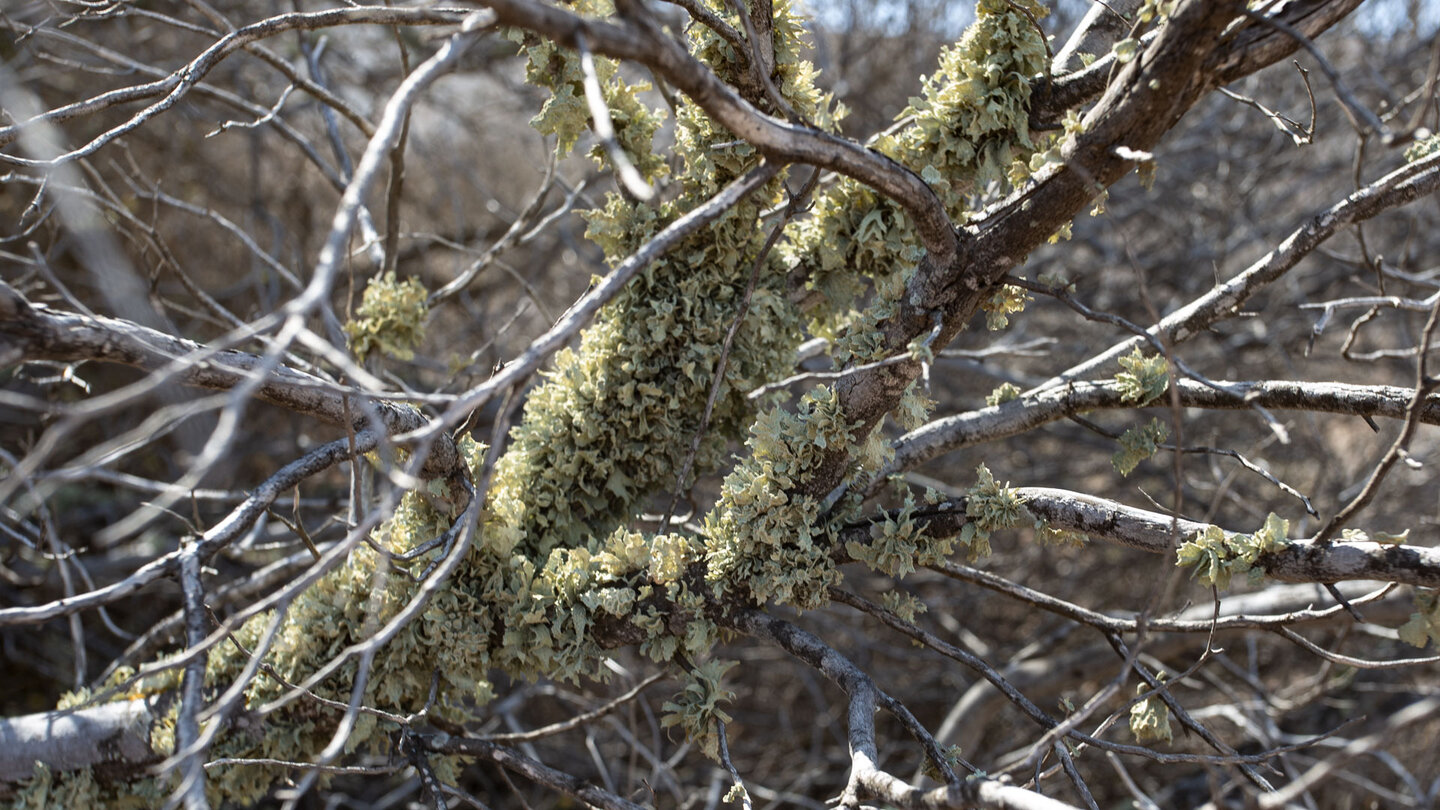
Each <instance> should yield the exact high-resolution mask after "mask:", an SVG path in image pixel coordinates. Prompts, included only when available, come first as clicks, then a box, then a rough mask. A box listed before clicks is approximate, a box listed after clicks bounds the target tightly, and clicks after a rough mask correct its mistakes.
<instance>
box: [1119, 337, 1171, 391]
mask: <svg viewBox="0 0 1440 810" xmlns="http://www.w3.org/2000/svg"><path fill="white" fill-rule="evenodd" d="M1116 362H1118V363H1119V364H1120V367H1121V368H1123V369H1125V370H1124V371H1122V372H1120V373H1119V374H1116V375H1115V382H1117V383H1119V384H1120V399H1121V401H1123V402H1127V403H1130V404H1132V405H1148V404H1150V403H1151V402H1153V401H1155V400H1156V399H1158V398H1159V397H1160V395H1161V394H1163V393H1165V389H1167V388H1169V387H1170V363H1169V362H1168V361H1166V359H1165V358H1164V357H1161V356H1160V355H1146V354H1145V353H1144V352H1142V351H1140V350H1139V349H1136V350H1134V351H1133V352H1131V353H1130V354H1127V355H1125V356H1124V357H1121V358H1119V359H1118V360H1117V361H1116Z"/></svg>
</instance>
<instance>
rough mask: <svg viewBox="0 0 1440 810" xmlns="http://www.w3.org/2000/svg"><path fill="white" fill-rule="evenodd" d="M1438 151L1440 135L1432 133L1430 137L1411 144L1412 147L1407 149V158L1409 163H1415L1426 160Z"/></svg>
mask: <svg viewBox="0 0 1440 810" xmlns="http://www.w3.org/2000/svg"><path fill="white" fill-rule="evenodd" d="M1436 152H1440V135H1431V136H1430V137H1428V138H1424V139H1422V140H1418V141H1416V142H1415V143H1412V144H1410V148H1409V149H1406V150H1405V160H1406V161H1407V162H1409V163H1414V162H1416V161H1418V160H1424V159H1425V158H1427V157H1430V156H1431V155H1433V154H1435V153H1436Z"/></svg>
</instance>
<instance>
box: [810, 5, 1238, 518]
mask: <svg viewBox="0 0 1440 810" xmlns="http://www.w3.org/2000/svg"><path fill="white" fill-rule="evenodd" d="M1243 7H1244V4H1243V3H1240V2H1236V0H1227V2H1188V3H1183V4H1182V5H1181V6H1180V8H1178V9H1177V10H1176V11H1175V13H1174V14H1173V15H1172V16H1171V17H1170V19H1169V20H1168V21H1167V22H1166V24H1165V25H1164V26H1163V27H1162V28H1161V29H1160V31H1159V35H1158V36H1157V37H1156V39H1155V41H1154V42H1153V43H1152V44H1151V45H1150V46H1149V47H1148V48H1146V49H1145V51H1144V52H1143V53H1142V54H1141V55H1140V56H1139V57H1137V58H1136V59H1135V60H1134V61H1132V62H1131V63H1129V64H1127V65H1125V66H1124V67H1123V68H1122V69H1121V70H1120V71H1119V72H1118V75H1117V76H1116V78H1115V80H1114V81H1113V82H1112V83H1111V84H1110V86H1109V89H1108V91H1107V92H1106V94H1105V97H1104V98H1102V99H1101V100H1100V102H1099V104H1098V105H1097V106H1096V108H1095V109H1094V110H1092V111H1091V112H1090V114H1089V115H1087V116H1086V117H1085V121H1084V124H1085V131H1084V132H1083V133H1081V134H1080V135H1078V136H1076V137H1073V138H1071V139H1070V140H1069V141H1067V142H1066V144H1065V146H1064V147H1063V148H1062V150H1061V156H1062V158H1063V159H1064V164H1063V165H1062V166H1061V167H1059V168H1058V169H1057V170H1056V171H1054V172H1053V173H1052V174H1050V175H1049V176H1048V177H1045V178H1044V179H1042V180H1041V181H1040V182H1039V183H1038V184H1037V185H1035V186H1034V187H1033V188H1030V189H1028V190H1027V191H1025V192H1023V193H1020V194H1017V195H1015V196H1014V197H1013V198H1012V199H1010V200H1009V201H1007V202H1006V204H1005V205H1003V206H1002V207H1001V208H1000V209H999V211H998V212H997V213H996V214H995V215H994V216H992V217H990V218H989V219H988V220H987V221H986V222H984V223H981V224H980V226H979V233H978V236H977V237H976V239H975V241H974V242H973V243H968V244H966V245H965V246H964V247H965V249H964V251H963V252H962V254H961V255H960V256H959V257H958V258H957V260H956V261H954V262H949V263H942V262H938V261H935V257H933V256H932V257H927V258H926V260H925V261H922V262H921V264H920V267H919V269H918V270H917V272H916V273H915V275H914V276H913V277H912V279H911V281H910V283H909V285H908V289H907V290H906V295H905V296H904V300H903V301H902V304H901V310H900V312H899V313H898V314H897V315H896V316H895V317H893V318H891V319H890V320H889V321H887V322H886V323H885V324H884V325H883V327H882V329H883V338H884V341H883V345H882V348H881V350H880V351H881V353H882V354H883V355H885V356H889V355H898V354H902V353H904V352H905V347H906V346H908V345H909V344H910V343H911V342H912V341H914V340H915V339H916V338H918V337H920V336H921V335H923V334H926V333H927V332H929V331H930V330H931V329H932V324H933V321H934V318H935V315H936V314H937V313H939V314H940V315H941V316H942V323H943V328H942V330H941V332H940V335H939V338H938V340H937V341H936V345H940V346H943V345H945V344H947V343H949V342H950V341H951V340H953V339H954V337H955V335H956V334H958V333H959V331H960V329H962V328H963V327H964V326H965V324H966V323H967V322H969V320H970V318H971V317H972V316H973V315H974V314H975V312H976V310H978V309H979V307H980V304H981V303H982V302H983V301H984V300H986V299H987V298H988V297H989V295H990V290H991V288H992V287H993V285H994V284H995V283H997V282H998V281H1000V279H1002V278H1003V277H1004V276H1005V274H1006V273H1007V272H1008V271H1009V270H1011V269H1012V268H1014V267H1015V266H1017V265H1019V264H1020V263H1022V262H1023V261H1024V260H1025V257H1026V256H1027V255H1029V253H1030V252H1031V251H1032V250H1034V249H1035V248H1037V247H1039V246H1040V245H1041V244H1043V243H1044V242H1045V241H1046V240H1047V239H1048V238H1049V237H1050V236H1051V235H1052V234H1053V233H1055V231H1056V230H1057V229H1058V228H1060V227H1061V226H1062V225H1064V224H1065V223H1067V222H1069V221H1070V220H1071V219H1072V218H1073V217H1074V216H1075V215H1077V214H1078V213H1080V211H1081V210H1082V209H1083V208H1084V206H1085V205H1088V204H1089V202H1090V201H1091V200H1092V199H1093V198H1094V196H1095V195H1096V194H1098V193H1099V192H1100V191H1102V190H1104V189H1105V188H1106V187H1108V186H1109V185H1110V184H1112V183H1114V182H1115V181H1117V180H1119V179H1120V178H1121V177H1122V176H1124V174H1125V173H1126V172H1128V171H1129V170H1130V169H1131V168H1133V167H1134V165H1135V164H1134V161H1133V160H1131V159H1130V158H1128V157H1123V156H1122V155H1130V154H1132V153H1133V152H1134V151H1145V150H1149V149H1151V148H1153V146H1154V145H1155V143H1157V142H1158V141H1159V140H1160V138H1161V137H1162V136H1163V135H1164V134H1165V133H1166V132H1167V131H1168V130H1169V129H1170V128H1171V127H1172V126H1174V125H1175V123H1176V122H1177V121H1178V120H1179V119H1180V117H1181V116H1182V115H1183V114H1184V113H1185V111H1186V110H1188V109H1189V108H1190V106H1191V105H1193V104H1194V103H1195V101H1196V100H1197V99H1199V98H1200V97H1201V96H1202V95H1203V94H1204V93H1205V92H1207V91H1209V90H1210V89H1211V88H1212V87H1213V81H1214V78H1213V77H1211V76H1208V75H1207V74H1206V73H1205V72H1204V70H1203V65H1204V62H1205V60H1206V58H1207V57H1208V56H1209V55H1210V54H1211V53H1212V52H1213V50H1214V49H1215V48H1216V47H1218V42H1219V39H1220V35H1221V32H1222V31H1223V30H1224V28H1225V26H1226V25H1227V24H1228V23H1229V22H1230V21H1231V20H1233V19H1234V18H1235V16H1236V15H1237V14H1238V13H1240V10H1241V9H1243ZM1127 150H1130V151H1127ZM919 373H920V363H919V362H918V361H915V360H911V361H907V362H902V363H897V364H894V365H889V366H884V367H879V368H875V369H872V370H868V371H865V372H862V373H858V374H854V375H851V376H849V377H846V378H844V379H843V380H841V381H840V382H839V383H838V384H837V386H836V389H837V391H838V393H839V395H840V401H841V402H842V404H843V405H844V408H845V414H846V418H847V421H849V422H851V423H855V424H856V425H857V435H865V434H867V433H868V432H869V431H870V430H871V429H873V428H874V426H875V425H876V424H877V423H878V422H879V420H880V419H881V418H882V417H883V416H884V415H885V414H886V413H888V412H889V411H891V410H893V409H894V408H895V406H896V405H897V404H898V403H899V400H900V398H901V396H902V395H903V394H904V392H905V390H906V388H907V387H908V386H909V385H910V383H911V382H912V381H914V379H915V378H916V377H917V376H918V375H919ZM848 466H849V458H848V454H847V453H845V452H844V451H843V450H842V451H840V452H836V453H832V454H831V455H830V456H829V457H828V458H827V459H826V460H825V462H824V463H823V464H822V465H821V468H820V470H819V471H818V472H817V474H816V475H814V476H813V477H812V479H811V481H810V482H808V483H807V485H806V487H805V494H806V495H810V496H811V497H814V498H817V499H823V498H826V497H827V496H829V495H830V493H831V492H832V491H833V489H834V488H835V487H836V486H837V485H838V484H840V483H841V480H842V479H843V477H844V475H845V473H846V470H847V468H848Z"/></svg>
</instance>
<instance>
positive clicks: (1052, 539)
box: [1035, 521, 1090, 548]
mask: <svg viewBox="0 0 1440 810" xmlns="http://www.w3.org/2000/svg"><path fill="white" fill-rule="evenodd" d="M1035 539H1036V540H1039V541H1040V544H1041V545H1042V546H1052V547H1070V548H1083V547H1085V546H1086V545H1087V544H1088V543H1089V542H1090V537H1089V536H1088V535H1086V534H1085V533H1084V532H1080V531H1076V530H1074V529H1066V528H1059V527H1056V526H1051V525H1050V524H1049V523H1048V522H1046V521H1041V522H1040V525H1038V526H1036V527H1035Z"/></svg>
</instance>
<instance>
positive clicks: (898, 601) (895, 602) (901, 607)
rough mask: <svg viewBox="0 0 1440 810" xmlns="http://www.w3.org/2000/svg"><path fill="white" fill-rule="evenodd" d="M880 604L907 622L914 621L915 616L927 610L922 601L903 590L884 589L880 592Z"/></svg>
mask: <svg viewBox="0 0 1440 810" xmlns="http://www.w3.org/2000/svg"><path fill="white" fill-rule="evenodd" d="M880 606H881V607H883V608H885V609H886V610H888V611H890V612H891V613H894V614H895V615H896V616H899V617H900V618H902V619H904V620H905V621H907V622H913V621H915V617H916V616H919V615H920V614H921V613H924V612H925V611H927V610H929V608H928V607H927V606H926V605H925V603H924V602H921V601H920V600H919V599H918V598H916V597H915V596H914V595H912V594H908V593H906V592H904V591H886V592H885V593H882V594H880Z"/></svg>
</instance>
